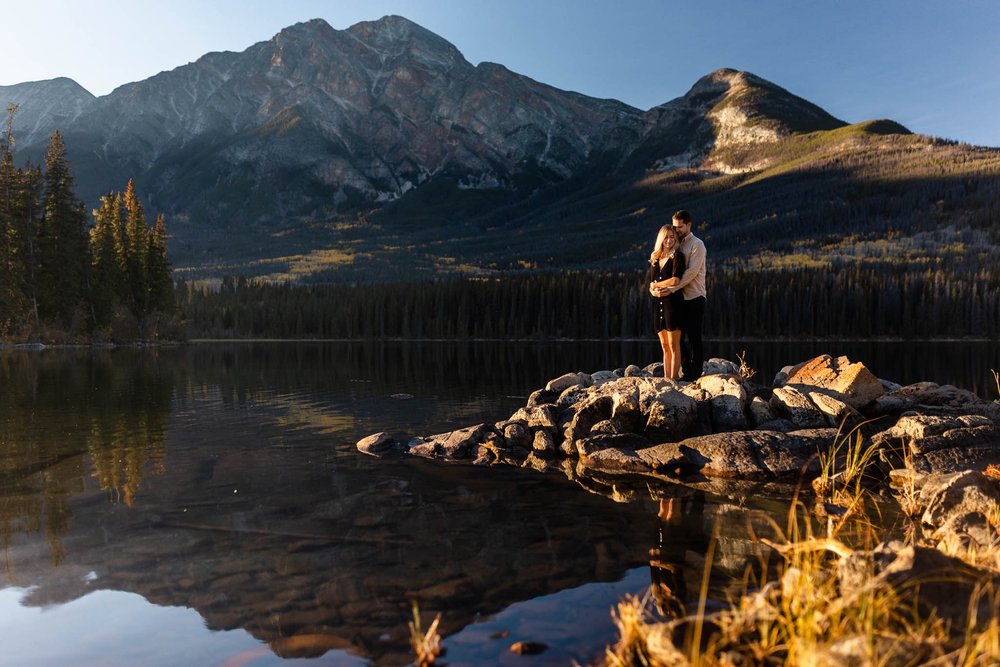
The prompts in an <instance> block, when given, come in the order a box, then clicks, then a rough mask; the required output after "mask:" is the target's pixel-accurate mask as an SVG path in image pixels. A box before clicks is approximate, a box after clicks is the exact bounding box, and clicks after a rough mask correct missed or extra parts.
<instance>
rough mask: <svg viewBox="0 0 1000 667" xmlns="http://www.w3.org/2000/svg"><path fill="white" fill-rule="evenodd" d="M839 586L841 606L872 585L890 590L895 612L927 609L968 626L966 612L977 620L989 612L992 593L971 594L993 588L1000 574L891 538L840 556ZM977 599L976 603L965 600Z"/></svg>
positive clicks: (924, 614) (954, 623) (928, 614)
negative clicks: (846, 555) (895, 605)
mask: <svg viewBox="0 0 1000 667" xmlns="http://www.w3.org/2000/svg"><path fill="white" fill-rule="evenodd" d="M837 576H838V578H839V580H840V590H841V591H842V592H843V593H844V596H845V598H846V599H845V606H847V605H848V604H850V599H851V598H852V596H863V595H865V594H866V593H867V592H868V591H871V590H872V589H873V588H876V587H877V588H884V589H888V590H892V591H894V592H895V593H896V594H897V596H898V598H897V602H896V604H897V607H896V611H895V614H898V616H899V618H904V617H907V616H912V615H913V613H914V610H916V611H918V613H919V614H920V616H921V617H923V618H930V617H931V616H932V615H933V616H936V617H937V618H940V619H942V620H943V621H944V622H945V623H948V624H950V625H951V626H952V627H955V628H960V629H964V628H966V627H968V621H969V612H970V611H973V612H974V613H975V614H976V618H978V620H979V621H980V622H984V621H985V619H989V618H991V617H992V616H991V610H990V607H991V604H992V598H991V596H989V595H979V596H978V597H977V596H976V593H977V591H981V590H982V588H981V587H985V590H996V589H997V586H998V585H1000V578H998V577H997V576H996V575H995V574H991V573H989V572H986V571H984V570H979V569H977V568H975V567H973V566H971V565H969V564H967V563H965V562H964V561H962V560H961V559H959V558H954V557H952V556H947V555H945V554H944V553H942V552H941V551H939V550H937V549H933V548H929V547H923V546H905V545H904V544H903V543H902V542H899V541H893V542H888V543H883V544H880V545H879V546H878V547H876V548H875V549H874V550H872V551H870V552H867V551H856V552H854V553H853V554H852V555H850V556H848V557H846V558H842V559H841V560H840V562H839V563H838V565H837ZM973 600H977V601H978V603H979V604H978V607H977V606H975V605H973V604H970V602H971V601H973Z"/></svg>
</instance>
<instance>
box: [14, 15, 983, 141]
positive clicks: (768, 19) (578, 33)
mask: <svg viewBox="0 0 1000 667" xmlns="http://www.w3.org/2000/svg"><path fill="white" fill-rule="evenodd" d="M11 5H12V6H11ZM385 14H399V15H402V16H405V17H407V18H409V19H411V20H413V21H415V22H417V23H419V24H421V25H423V26H424V27H426V28H428V29H430V30H432V31H433V32H436V33H437V34H439V35H441V36H442V37H444V38H445V39H447V40H449V41H450V42H452V43H453V44H455V46H457V47H458V48H459V50H461V51H462V53H463V54H465V57H466V58H468V59H469V60H470V61H471V62H472V63H473V64H475V63H478V62H481V61H484V60H489V61H493V62H499V63H502V64H504V65H506V66H507V67H509V68H510V69H512V70H514V71H516V72H520V73H521V74H525V75H527V76H530V77H532V78H535V79H538V80H539V81H543V82H545V83H548V84H551V85H554V86H557V87H559V88H564V89H568V90H575V91H578V92H581V93H585V94H587V95H593V96H595V97H613V98H616V99H619V100H622V101H623V102H626V103H628V104H631V105H633V106H637V107H640V108H642V109H648V108H649V107H651V106H655V105H657V104H661V103H663V102H666V101H668V100H670V99H672V98H674V97H677V96H679V95H682V94H684V92H686V91H687V89H688V88H690V87H691V85H692V84H693V83H694V82H695V81H696V80H697V79H698V78H699V77H701V76H703V75H704V74H707V73H708V72H710V71H712V70H714V69H717V68H719V67H732V68H734V69H741V70H747V71H750V72H753V73H755V74H758V75H760V76H762V77H764V78H766V79H769V80H771V81H773V82H775V83H777V84H778V85H780V86H783V87H784V88H787V89H788V90H790V91H791V92H793V93H795V94H797V95H800V96H802V97H805V98H806V99H808V100H810V101H812V102H815V103H816V104H819V105H820V106H822V107H823V108H825V109H826V110H827V111H829V112H830V113H832V114H833V115H835V116H837V117H839V118H841V119H843V120H845V121H848V122H859V121H862V120H868V119H872V118H892V119H894V120H897V121H899V122H901V123H903V124H904V125H906V126H907V127H909V128H910V129H911V130H914V131H916V132H922V133H925V134H932V135H935V136H942V137H947V138H950V139H959V140H962V141H968V142H970V143H977V144H983V145H989V146H1000V113H998V111H997V110H998V109H1000V2H998V1H995V0H949V1H948V2H941V1H929V0H908V1H906V2H904V1H896V0H867V1H860V0H837V1H831V0H825V1H817V0H756V1H753V0H742V1H741V0H730V1H712V0H700V1H695V0H617V1H606V0H325V1H322V2H320V1H316V0H285V1H284V2H277V1H276V0H268V1H263V0H171V1H170V2H163V1H162V0H161V1H158V2H149V1H146V0H133V1H132V2H122V1H118V0H104V1H99V0H97V1H90V2H79V1H78V0H50V1H48V2H35V1H34V0H12V2H11V3H5V7H4V21H3V22H2V23H0V40H2V41H0V43H2V44H4V57H3V59H2V61H0V85H9V84H12V83H18V82H21V81H33V80H38V79H48V78H53V77H56V76H68V77H70V78H72V79H75V80H76V81H77V82H79V83H80V84H81V85H83V86H84V87H85V88H87V89H88V90H90V91H91V92H92V93H94V94H97V95H103V94H106V93H108V92H110V91H111V90H112V89H113V88H114V87H115V86H118V85H121V84H123V83H127V82H130V81H136V80H140V79H143V78H146V77H149V76H152V75H153V74H156V73H157V72H160V71H162V70H166V69H173V68H174V67H178V66H180V65H183V64H185V63H188V62H191V61H193V60H196V59H197V58H198V57H200V56H201V55H203V54H204V53H206V52H208V51H224V50H228V51H241V50H243V49H245V48H246V47H248V46H249V45H250V44H252V43H254V42H258V41H261V40H265V39H269V38H270V37H271V36H273V35H274V34H275V33H276V32H278V31H279V30H280V29H281V28H283V27H285V26H288V25H291V24H292V23H296V22H299V21H304V20H307V19H311V18H316V17H320V18H324V19H326V20H327V21H328V22H329V23H330V24H331V25H332V26H333V27H334V28H338V29H343V28H346V27H348V26H350V25H352V24H354V23H356V22H358V21H363V20H372V19H377V18H379V17H381V16H383V15H385Z"/></svg>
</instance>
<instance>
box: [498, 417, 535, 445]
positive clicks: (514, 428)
mask: <svg viewBox="0 0 1000 667" xmlns="http://www.w3.org/2000/svg"><path fill="white" fill-rule="evenodd" d="M503 437H504V444H505V445H506V446H507V449H514V448H520V449H529V450H530V449H531V446H532V436H531V431H529V430H528V425H527V424H526V423H524V422H521V421H511V422H508V423H507V425H506V426H505V427H504V429H503Z"/></svg>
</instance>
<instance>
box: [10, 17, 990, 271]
mask: <svg viewBox="0 0 1000 667" xmlns="http://www.w3.org/2000/svg"><path fill="white" fill-rule="evenodd" d="M10 102H16V103H18V104H19V105H20V108H19V110H18V114H17V116H16V118H15V123H14V132H15V136H16V137H17V139H18V144H17V150H18V158H19V160H23V159H25V158H29V159H31V160H32V161H34V162H36V163H37V162H38V161H39V159H40V156H41V155H42V153H43V151H44V149H45V145H46V141H47V139H48V136H49V135H50V134H51V132H52V131H54V130H55V129H60V130H61V131H62V133H63V136H64V138H65V141H66V144H67V146H68V149H69V156H70V160H71V163H72V166H73V168H74V173H75V176H76V179H77V184H78V190H79V195H80V196H81V197H82V198H84V199H85V200H86V201H87V202H88V203H90V204H93V203H96V200H97V198H98V197H99V196H100V195H101V194H103V193H102V192H101V188H105V187H107V184H108V183H120V182H124V181H125V180H127V179H128V178H130V177H131V178H135V179H136V182H137V184H138V187H139V190H140V191H141V192H142V193H144V194H145V197H146V199H147V206H148V207H149V208H150V209H151V210H156V211H163V212H165V213H166V215H167V222H168V228H169V230H170V233H171V246H170V250H171V255H172V260H173V263H174V266H175V268H177V269H178V271H179V272H180V275H182V276H186V277H193V278H197V277H218V276H221V275H225V274H244V275H261V276H269V277H272V278H276V279H284V278H293V279H296V280H304V281H317V280H335V281H341V280H349V281H357V280H391V279H412V278H415V277H416V278H419V277H421V276H429V275H431V274H432V273H440V272H461V273H466V274H470V273H471V274H490V273H493V272H497V271H502V270H511V269H513V270H531V269H542V268H545V267H548V266H554V267H579V268H626V267H634V266H636V265H637V264H641V262H642V260H643V257H644V256H646V255H647V254H648V248H647V246H648V245H650V244H651V242H652V237H653V235H654V234H655V229H656V228H657V227H658V226H659V225H660V224H662V223H663V222H664V221H666V219H667V218H668V216H669V213H671V212H673V211H674V210H676V209H678V208H687V209H689V210H691V211H692V213H693V214H694V216H695V218H696V220H697V221H699V222H700V223H702V225H701V226H700V227H699V229H700V234H701V235H702V236H703V237H704V238H705V239H706V241H707V242H708V243H709V246H710V250H711V252H712V255H713V257H714V258H715V259H717V260H720V261H722V260H726V261H732V262H736V261H748V262H750V263H751V264H752V265H755V266H761V267H766V266H773V265H783V264H789V263H792V264H795V263H807V264H808V263H813V264H815V263H817V262H857V261H884V262H899V261H901V260H904V261H906V262H909V263H912V262H917V263H920V262H926V263H929V264H933V263H934V262H936V261H941V260H942V259H945V258H946V259H947V261H948V262H949V263H950V264H952V265H954V264H955V263H960V264H963V265H969V266H970V267H973V268H974V265H976V264H977V263H979V262H991V261H995V259H996V255H997V254H998V253H1000V251H998V242H1000V233H998V231H997V229H998V227H997V217H998V215H1000V150H998V149H994V148H979V147H973V146H968V145H963V144H956V143H954V142H948V141H943V140H938V139H933V138H930V137H926V136H922V135H916V134H911V133H910V132H909V131H908V130H907V129H906V128H904V127H902V126H901V125H899V124H898V123H895V122H893V121H889V120H875V121H868V122H863V123H859V124H855V125H848V124H846V123H845V122H843V121H841V120H838V119H836V118H834V117H832V116H831V115H830V114H828V113H826V112H825V111H824V110H823V109H821V108H819V107H817V106H816V105H814V104H811V103H810V102H808V101H806V100H804V99H802V98H799V97H796V96H795V95H793V94H791V93H790V92H788V91H786V90H784V89H782V88H780V87H779V86H777V85H775V84H773V83H770V82H768V81H765V80H763V79H761V78H759V77H757V76H754V75H753V74H750V73H747V72H737V71H733V70H725V69H723V70H718V71H715V72H712V73H711V74H708V75H707V76H705V77H703V78H702V79H700V80H699V81H697V82H696V83H695V84H694V86H693V87H692V88H691V90H689V91H688V92H687V93H686V94H684V95H682V96H681V97H678V98H677V99H675V100H672V101H670V102H667V103H665V104H663V105H660V106H657V107H654V108H652V109H650V110H648V111H642V110H640V109H636V108H633V107H630V106H628V105H626V104H623V103H621V102H617V101H615V100H602V99H596V98H591V97H587V96H584V95H580V94H577V93H573V92H567V91H563V90H559V89H557V88H553V87H551V86H547V85H545V84H543V83H540V82H537V81H534V80H532V79H529V78H527V77H524V76H521V75H519V74H517V73H515V72H511V71H510V70H508V69H506V68H505V67H503V66H502V65H498V64H493V63H481V64H479V65H475V66H474V65H472V64H471V63H469V62H468V61H467V60H466V59H465V58H464V57H463V56H462V54H461V53H460V52H459V51H458V50H457V49H456V48H455V47H454V46H452V45H451V44H450V43H448V42H447V41H445V40H444V39H442V38H441V37H438V36H437V35H434V34H433V33H431V32H429V31H427V30H425V29H423V28H421V27H420V26H418V25H416V24H414V23H412V22H410V21H408V20H406V19H404V18H401V17H395V16H389V17H385V18H382V19H380V20H378V21H372V22H366V23H359V24H357V25H355V26H352V27H350V28H348V29H346V30H335V29H333V28H331V27H330V26H329V25H328V24H326V23H325V22H324V21H322V20H318V19H317V20H313V21H309V22H306V23H301V24H297V25H294V26H291V27H289V28H286V29H285V30H283V31H281V32H280V33H278V34H277V35H276V36H275V37H274V38H273V39H271V40H269V41H267V42H261V43H259V44H255V45H253V46H251V47H250V48H248V49H247V50H245V51H243V52H241V53H231V52H226V53H210V54H207V55H205V56H203V57H202V58H200V59H199V60H197V61H196V62H194V63H190V64H188V65H184V66H182V67H178V68H177V69H174V70H172V71H169V72H163V73H160V74H158V75H156V76H154V77H151V78H149V79H147V80H145V81H140V82H136V83H131V84H127V85H124V86H121V87H120V88H118V89H116V90H115V91H113V92H112V93H110V94H108V95H106V96H103V97H99V98H95V97H93V96H92V95H90V94H89V93H87V91H85V90H84V89H83V88H81V87H80V86H78V85H76V84H75V83H74V82H72V81H70V80H69V79H55V80H51V81H41V82H33V83H24V84H18V85H16V86H7V87H0V103H3V104H7V103H10Z"/></svg>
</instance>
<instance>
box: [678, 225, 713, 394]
mask: <svg viewBox="0 0 1000 667" xmlns="http://www.w3.org/2000/svg"><path fill="white" fill-rule="evenodd" d="M670 224H671V225H672V226H673V228H674V231H676V232H677V238H678V239H680V242H681V245H680V251H681V253H683V254H684V259H685V260H686V262H685V264H686V267H687V268H685V269H684V275H682V276H681V279H680V281H679V282H678V283H677V285H676V286H674V287H672V288H671V291H677V290H682V291H683V293H684V309H683V310H682V311H681V312H682V314H681V359H682V361H681V369H682V370H683V373H684V374H683V378H684V379H685V380H687V381H688V382H694V381H695V380H697V379H698V378H699V377H701V370H702V365H703V362H704V359H705V353H704V351H703V350H702V345H701V324H702V320H703V319H704V318H705V304H706V302H707V301H708V299H707V295H706V292H705V263H706V259H707V253H706V251H705V244H704V243H703V242H702V240H701V239H700V238H698V237H697V236H695V235H694V234H692V233H691V214H690V213H688V212H687V211H677V212H676V213H674V215H673V218H672V219H671V222H670Z"/></svg>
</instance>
